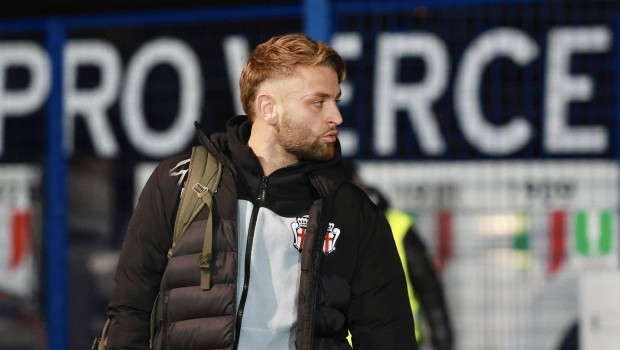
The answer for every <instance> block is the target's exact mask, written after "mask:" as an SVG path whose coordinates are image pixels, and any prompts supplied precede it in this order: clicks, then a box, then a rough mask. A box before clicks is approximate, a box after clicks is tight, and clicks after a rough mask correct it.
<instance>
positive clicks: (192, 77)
mask: <svg viewBox="0 0 620 350" xmlns="http://www.w3.org/2000/svg"><path fill="white" fill-rule="evenodd" d="M159 64H169V65H171V66H172V67H173V68H174V69H175V71H176V72H178V73H179V83H180V84H179V85H180V86H179V87H180V101H179V112H178V115H177V117H176V118H175V119H174V121H173V123H172V126H171V127H170V128H168V129H167V130H165V131H153V130H151V129H150V128H149V126H148V124H147V123H146V121H145V118H144V114H143V110H142V92H143V91H144V85H145V83H146V78H147V75H148V73H149V71H150V70H151V69H152V68H153V67H155V66H157V65H159ZM202 84H203V81H202V73H201V70H200V64H199V59H198V57H197V56H196V54H195V52H194V51H193V50H192V49H191V48H190V47H189V46H188V45H187V44H186V43H184V42H183V41H181V40H179V39H175V38H159V39H155V40H153V41H150V42H148V43H146V44H144V45H143V46H142V47H140V48H139V49H138V51H137V52H136V53H135V54H134V56H133V57H132V58H131V60H130V61H129V64H128V66H127V80H126V82H125V91H124V94H123V95H122V96H121V122H122V124H123V126H124V129H125V132H127V137H128V139H129V141H130V142H131V144H132V145H133V146H134V147H135V148H136V149H137V150H139V151H141V152H142V153H143V154H145V155H149V156H153V157H163V156H166V155H168V154H171V153H176V152H180V151H182V150H183V147H185V146H186V145H187V143H188V142H190V141H191V139H192V135H193V134H194V121H195V120H197V118H198V116H199V115H200V108H201V101H202V100H201V99H202Z"/></svg>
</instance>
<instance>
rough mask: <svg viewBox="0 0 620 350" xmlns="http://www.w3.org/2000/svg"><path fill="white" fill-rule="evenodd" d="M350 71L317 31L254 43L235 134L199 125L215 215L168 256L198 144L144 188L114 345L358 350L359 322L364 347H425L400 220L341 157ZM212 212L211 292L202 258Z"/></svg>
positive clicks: (117, 302)
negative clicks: (213, 177)
mask: <svg viewBox="0 0 620 350" xmlns="http://www.w3.org/2000/svg"><path fill="white" fill-rule="evenodd" d="M344 78H345V66H344V62H343V61H342V58H341V57H340V56H339V55H338V53H336V51H334V50H333V49H332V48H331V47H330V46H328V45H327V44H325V43H323V42H315V41H313V40H312V39H310V38H308V37H306V36H303V35H300V34H291V35H284V36H278V37H274V38H271V39H270V40H268V41H266V42H265V43H263V44H260V45H259V46H257V47H256V49H255V50H254V51H253V52H252V54H251V55H250V58H249V60H248V62H247V63H246V65H245V67H244V69H243V71H242V73H241V79H240V91H241V100H242V104H243V106H244V110H245V112H246V113H247V116H245V115H242V116H237V117H234V118H232V119H230V120H229V122H228V124H227V131H226V132H225V133H215V134H213V135H210V136H206V135H204V134H203V133H202V131H201V130H200V128H199V130H198V139H199V140H200V143H201V144H202V145H203V146H204V147H206V148H207V149H208V150H209V152H210V153H211V154H212V155H214V156H215V157H216V158H217V159H218V161H219V162H220V163H221V164H222V165H223V167H224V171H223V173H222V179H221V182H220V185H219V187H218V189H217V192H216V193H215V194H214V195H213V205H212V208H211V209H212V211H210V210H209V209H206V208H205V209H203V210H202V211H201V212H200V213H199V214H198V217H197V219H196V221H194V222H193V223H192V224H191V225H190V226H189V228H188V230H187V232H185V234H184V235H183V236H182V237H181V239H180V240H179V241H178V244H176V245H175V246H174V247H172V248H171V250H170V257H171V258H170V259H169V256H168V254H169V249H170V246H171V243H172V233H173V230H174V222H175V213H176V207H177V206H178V202H179V197H180V193H181V190H182V187H183V184H184V182H185V176H186V173H187V170H188V168H189V164H188V163H189V159H188V154H185V155H179V156H175V157H172V158H169V159H167V160H164V161H163V162H162V163H161V164H160V165H159V166H158V167H157V168H156V169H155V171H154V172H153V174H152V175H151V177H150V179H149V180H148V181H147V183H146V186H145V187H144V189H143V191H142V194H141V195H140V199H139V200H138V203H137V206H136V208H135V210H134V213H133V215H132V218H131V220H130V223H129V226H128V230H127V233H126V237H125V240H124V244H123V247H122V251H121V255H120V258H119V262H118V267H117V270H116V276H115V280H116V288H115V290H114V292H113V293H112V297H111V301H110V304H109V307H108V317H109V319H110V320H111V322H110V328H109V333H108V343H107V348H108V349H149V348H155V349H160V348H165V349H182V350H194V349H195V350H198V349H200V350H207V349H242V350H249V349H252V350H267V349H269V350H283V349H307V350H310V349H322V350H329V349H334V350H335V349H350V345H349V343H348V342H347V340H346V336H347V333H348V331H350V332H351V334H352V335H353V337H352V339H353V345H354V347H356V348H359V349H381V350H411V349H413V350H415V349H417V343H416V340H415V336H414V334H413V332H410V331H409V330H410V329H413V328H414V320H413V316H412V313H411V309H410V308H408V307H402V306H403V305H406V304H407V300H408V299H407V289H406V279H405V274H404V272H403V268H402V265H401V263H400V261H399V255H398V251H397V248H396V245H395V243H394V239H393V236H392V233H391V230H390V226H389V224H388V222H387V220H386V218H385V216H384V215H383V212H381V211H379V210H378V208H377V207H376V206H375V205H374V204H373V203H372V202H371V201H370V200H369V199H368V197H367V196H366V194H365V193H364V192H363V191H362V190H361V189H360V188H358V187H357V186H355V185H353V184H351V183H350V182H348V181H345V174H344V171H343V169H342V167H341V166H340V165H341V154H340V145H339V143H338V138H337V136H338V126H339V125H340V124H341V123H342V116H341V115H340V112H339V109H338V106H337V102H338V100H339V98H340V93H341V92H340V83H341V82H342V81H343V79H344ZM192 190H193V188H187V189H185V191H192ZM209 215H211V218H212V220H213V259H212V261H213V263H212V265H213V267H212V269H211V272H210V275H207V276H208V278H209V281H210V286H209V287H207V288H205V287H203V286H202V285H201V270H200V266H199V262H198V257H199V256H200V253H201V252H202V249H203V240H204V236H205V228H206V225H207V224H206V222H207V221H208V220H207V218H208V217H209ZM152 310H155V311H152ZM152 316H153V318H152V323H150V321H149V320H150V319H151V317H152ZM151 337H152V338H151Z"/></svg>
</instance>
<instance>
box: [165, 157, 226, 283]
mask: <svg viewBox="0 0 620 350" xmlns="http://www.w3.org/2000/svg"><path fill="white" fill-rule="evenodd" d="M189 167H190V168H189V173H188V177H187V182H186V183H185V188H184V189H183V193H182V194H181V202H180V203H179V209H178V211H177V217H176V220H175V223H174V236H173V240H172V247H171V248H170V250H169V251H168V258H169V259H170V258H172V249H173V248H174V247H175V246H176V244H177V242H178V241H179V239H181V236H183V233H185V231H186V230H187V228H188V227H189V225H190V224H191V223H192V221H193V220H194V219H195V218H196V215H198V213H199V212H200V211H201V210H202V208H204V206H205V205H206V206H207V208H209V211H210V212H209V216H208V218H207V228H206V230H205V238H204V243H203V247H202V253H201V254H200V256H199V257H198V264H199V266H200V271H201V281H200V286H201V287H202V289H203V290H209V289H211V259H212V257H213V253H212V251H213V215H211V214H212V212H211V209H212V204H213V195H214V194H215V192H217V187H218V185H219V183H220V180H221V178H222V165H221V164H220V163H219V162H218V161H217V160H216V159H215V157H213V155H211V153H209V151H207V149H206V148H205V147H203V146H196V147H194V148H193V149H192V156H191V159H190V163H189Z"/></svg>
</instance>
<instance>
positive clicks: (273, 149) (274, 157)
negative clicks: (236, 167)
mask: <svg viewBox="0 0 620 350" xmlns="http://www.w3.org/2000/svg"><path fill="white" fill-rule="evenodd" d="M254 131H255V130H252V133H251V134H250V139H249V140H248V146H250V148H252V151H254V154H255V155H256V157H257V158H258V161H259V162H260V165H261V167H262V168H263V173H264V174H265V176H269V175H271V174H272V173H273V172H274V171H276V170H278V169H281V168H285V167H287V166H291V165H293V164H296V163H298V162H299V160H298V159H297V158H295V157H294V156H292V155H290V154H288V153H287V152H285V151H284V150H283V149H282V148H281V147H280V145H278V143H277V142H276V140H275V139H273V138H271V137H261V136H260V135H257V134H259V132H257V133H255V132H254Z"/></svg>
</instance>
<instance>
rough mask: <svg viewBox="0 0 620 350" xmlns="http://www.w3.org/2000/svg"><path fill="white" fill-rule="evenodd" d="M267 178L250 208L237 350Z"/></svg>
mask: <svg viewBox="0 0 620 350" xmlns="http://www.w3.org/2000/svg"><path fill="white" fill-rule="evenodd" d="M268 181H269V178H268V177H267V176H263V178H262V179H261V182H260V185H259V187H258V194H257V197H256V205H255V206H254V207H253V208H252V216H251V217H250V227H249V228H248V239H247V242H246V247H245V264H244V267H243V268H244V270H245V274H244V277H243V289H242V291H241V299H240V300H239V309H237V313H236V320H235V347H234V349H237V347H238V346H239V336H240V335H241V321H242V319H243V311H244V307H245V300H246V298H247V296H248V287H249V284H250V263H251V261H250V260H251V256H252V244H253V243H254V231H255V229H256V218H257V217H258V210H259V209H260V207H261V205H263V203H264V202H265V199H266V197H267V182H268Z"/></svg>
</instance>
